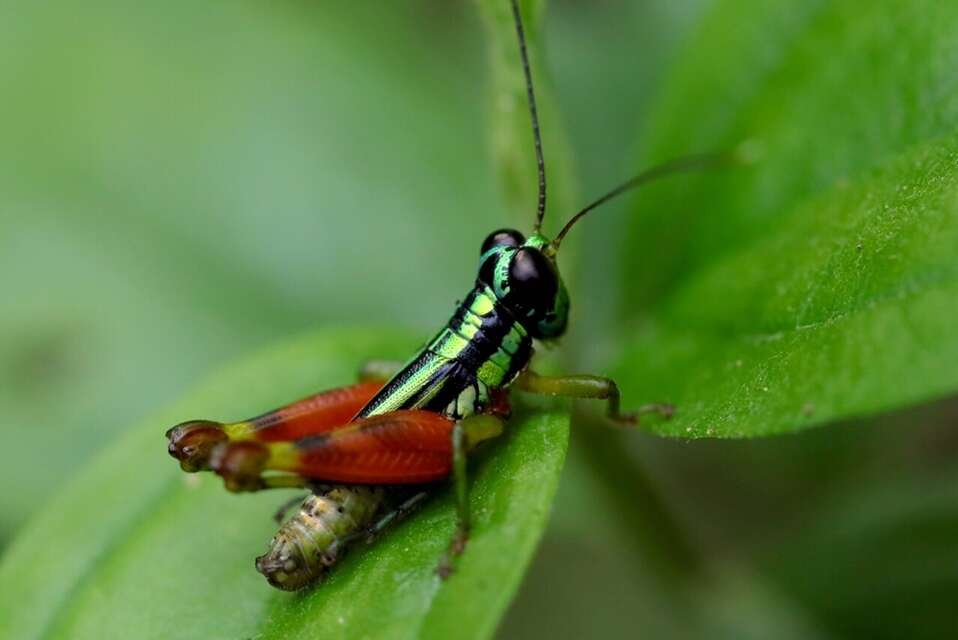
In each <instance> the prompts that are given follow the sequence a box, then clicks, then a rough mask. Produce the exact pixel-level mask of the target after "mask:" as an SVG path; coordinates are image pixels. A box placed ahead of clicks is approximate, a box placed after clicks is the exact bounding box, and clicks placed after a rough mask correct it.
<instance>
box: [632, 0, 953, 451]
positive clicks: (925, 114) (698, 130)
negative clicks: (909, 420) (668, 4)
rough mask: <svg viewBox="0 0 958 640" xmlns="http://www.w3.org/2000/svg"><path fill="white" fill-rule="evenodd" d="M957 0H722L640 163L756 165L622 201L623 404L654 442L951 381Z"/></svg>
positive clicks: (867, 407)
mask: <svg viewBox="0 0 958 640" xmlns="http://www.w3.org/2000/svg"><path fill="white" fill-rule="evenodd" d="M956 29H958V5H954V4H953V3H933V2H913V3H898V2H893V1H887V2H876V3H870V4H868V5H867V6H863V5H862V4H861V3H859V2H854V1H842V2H794V1H792V0H777V1H775V2H764V1H763V2H758V1H754V2H737V1H736V2H722V3H720V4H719V5H718V6H717V7H716V8H715V10H714V11H713V13H712V14H711V15H710V16H709V17H708V19H706V20H705V21H704V22H703V24H702V25H701V27H700V29H699V33H698V34H697V36H695V37H693V38H691V40H690V47H689V50H688V52H687V54H686V55H685V57H684V58H683V59H682V60H681V61H680V62H679V64H678V65H677V67H676V69H675V72H674V74H673V77H672V80H671V82H670V83H669V85H668V86H667V89H666V91H665V93H664V96H663V98H662V100H661V102H660V105H659V109H658V115H657V116H656V117H655V118H653V120H652V122H651V124H650V127H649V131H650V135H649V137H648V138H649V142H648V145H647V147H646V149H645V150H644V156H645V157H646V158H647V159H661V158H664V157H666V156H672V155H677V154H681V153H685V152H690V151H695V150H704V149H714V148H730V147H734V146H736V145H738V144H739V143H741V142H743V141H748V146H749V149H750V150H751V153H752V154H757V160H756V161H755V162H753V163H752V164H751V165H749V166H747V167H736V168H732V169H729V170H727V171H721V172H716V173H715V174H712V175H708V176H704V177H697V178H688V179H677V180H675V181H674V182H672V183H669V184H661V185H657V186H656V187H654V188H652V189H650V190H649V191H648V192H647V193H645V194H643V195H642V196H641V197H639V198H638V199H637V200H636V203H637V209H636V210H635V211H634V212H633V213H634V222H633V223H632V224H631V227H630V231H629V234H628V241H629V243H630V251H629V259H628V261H627V262H628V265H627V268H628V270H627V274H628V276H627V278H626V283H625V284H626V294H627V295H626V296H625V297H624V298H623V300H624V303H623V305H624V306H625V308H626V310H627V312H629V313H631V315H632V318H633V323H632V329H631V331H630V333H629V335H628V337H627V338H626V340H625V342H624V345H623V354H622V356H621V359H620V360H619V361H618V363H617V365H616V367H615V373H616V374H617V375H618V376H619V377H620V379H621V381H622V382H623V386H624V387H625V391H626V393H627V394H628V396H627V397H629V398H630V399H631V401H632V402H635V403H639V402H644V401H650V400H669V401H672V402H675V403H676V404H677V405H678V407H679V414H678V416H677V418H676V419H675V420H673V421H671V422H669V423H660V424H656V425H654V426H653V428H654V429H655V430H656V431H658V432H660V433H662V434H666V435H672V436H683V437H699V436H719V437H750V436H757V435H765V434H771V433H781V432H789V431H794V430H797V429H801V428H804V427H808V426H812V425H817V424H822V423H825V422H829V421H833V420H835V419H838V418H844V417H849V416H856V415H864V414H871V413H875V412H880V411H886V410H889V409H892V408H896V407H900V406H903V405H908V404H913V403H918V402H923V401H927V400H930V399H933V398H935V397H939V396H942V395H946V394H949V393H953V392H954V391H955V390H956V389H958V367H955V366H954V365H955V362H958V325H956V324H955V322H954V318H955V316H956V313H958V137H956V136H955V135H954V133H953V131H954V127H955V123H956V122H958V76H955V74H954V68H955V63H956V61H958V46H956V44H955V40H954V37H953V34H954V33H955V30H956Z"/></svg>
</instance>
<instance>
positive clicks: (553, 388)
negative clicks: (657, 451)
mask: <svg viewBox="0 0 958 640" xmlns="http://www.w3.org/2000/svg"><path fill="white" fill-rule="evenodd" d="M513 387H514V388H516V389H519V390H520V391H527V392H529V393H538V394H542V395H547V396H563V397H566V398H583V399H592V400H605V401H606V402H607V405H606V406H607V411H606V415H607V416H608V417H609V419H610V420H611V421H613V422H615V423H617V424H624V425H636V424H638V422H639V416H640V415H642V414H646V413H657V414H659V415H661V416H663V417H665V418H671V417H672V414H674V413H675V407H673V406H672V405H670V404H661V403H654V404H646V405H643V406H641V407H639V408H638V409H636V410H635V411H631V412H628V413H623V412H622V411H621V408H620V406H619V403H620V394H619V387H618V385H617V384H615V380H612V379H611V378H603V377H600V376H589V375H577V376H540V375H539V374H538V373H535V372H534V371H525V372H523V373H522V374H520V375H519V377H518V378H516V381H515V382H514V383H513Z"/></svg>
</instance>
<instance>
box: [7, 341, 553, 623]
mask: <svg viewBox="0 0 958 640" xmlns="http://www.w3.org/2000/svg"><path fill="white" fill-rule="evenodd" d="M412 346H414V343H413V342H411V341H409V340H408V339H401V338H399V337H397V336H394V335H390V334H388V333H386V332H382V331H373V330H364V331H361V330H350V331H333V330H327V331H321V332H318V333H316V334H315V335H311V336H307V337H306V338H303V339H299V340H296V341H293V342H290V343H289V344H286V345H283V346H280V347H278V348H274V349H272V350H269V351H266V352H264V353H262V354H260V355H258V356H255V357H253V358H250V359H248V360H246V361H244V362H242V363H240V364H238V365H236V366H233V367H231V368H229V369H227V370H225V371H223V372H221V373H220V374H218V375H216V376H214V377H213V379H212V380H210V381H209V382H207V383H206V384H205V385H202V386H201V387H200V389H199V390H197V391H196V392H195V393H193V394H192V395H191V396H189V397H188V398H187V399H186V400H184V401H183V402H181V403H179V404H177V405H176V406H175V407H173V408H171V409H170V410H169V411H166V412H163V413H162V414H161V415H159V416H157V417H156V418H154V419H151V420H148V421H147V423H146V424H144V425H142V426H141V427H139V428H137V429H135V430H133V431H131V432H130V433H129V434H128V435H127V436H126V437H124V438H123V440H122V441H121V442H119V443H117V445H116V446H114V447H112V448H110V449H108V450H107V451H106V452H105V453H104V454H102V455H101V456H100V457H99V458H98V459H97V460H96V462H95V463H94V464H93V465H92V466H91V467H90V468H88V469H87V470H86V472H85V473H83V474H81V475H80V476H79V477H78V478H76V479H75V480H74V481H73V482H71V483H70V484H69V486H67V487H66V488H65V490H64V491H63V492H62V493H61V494H59V495H58V496H57V497H56V498H55V499H54V500H52V501H51V502H50V503H49V504H48V505H47V506H46V508H45V509H43V510H42V511H41V512H40V513H39V515H38V516H37V517H35V519H34V520H33V521H32V522H31V523H30V524H29V525H28V526H27V527H26V528H25V530H24V531H23V532H22V534H21V535H20V536H19V537H18V538H17V539H16V541H15V542H14V543H13V545H12V546H11V548H10V549H9V552H8V553H7V554H6V555H5V557H4V559H3V563H2V565H0V637H4V638H18V639H20V640H25V639H28V638H41V637H42V638H71V639H80V638H103V637H117V638H119V637H138V638H241V637H256V638H299V637H303V638H306V637H315V636H316V634H317V632H318V630H322V635H323V637H330V638H336V637H340V638H356V637H382V638H411V637H417V636H420V635H421V636H425V637H450V636H452V635H455V636H456V637H464V638H465V637H468V638H487V637H489V636H491V635H492V633H493V631H494V630H495V627H496V624H497V622H498V620H499V618H500V616H501V615H502V614H503V612H504V610H505V608H506V606H507V605H508V603H509V601H510V599H511V597H512V595H513V593H514V592H515V590H516V588H517V587H518V585H519V581H520V580H521V578H522V575H523V573H524V571H525V568H526V566H527V565H528V563H529V561H530V558H531V555H532V553H533V551H534V549H535V545H536V543H537V541H538V539H539V538H540V536H541V535H542V531H543V529H544V527H545V524H546V521H547V518H548V514H549V509H550V505H551V502H552V499H553V495H554V493H555V490H556V486H557V483H558V477H559V472H560V470H561V468H562V463H563V460H564V458H565V451H566V445H567V437H568V428H567V427H568V424H567V417H566V415H565V414H564V413H562V412H548V411H547V412H540V413H536V414H523V413H520V414H519V415H517V416H516V417H515V418H514V419H513V420H512V421H510V423H509V427H508V430H507V434H506V435H505V436H504V437H503V438H502V439H501V440H500V441H497V442H495V443H494V444H493V446H491V447H489V448H488V449H487V450H485V451H483V452H482V453H481V454H480V455H479V459H478V460H476V461H475V464H474V466H473V469H474V472H473V483H472V508H473V513H474V515H475V528H474V531H473V535H472V537H471V540H470V542H469V546H468V547H467V550H466V553H465V554H464V556H463V557H462V558H461V562H460V563H459V565H458V569H457V572H456V573H455V574H454V575H453V576H452V578H451V579H449V580H448V581H447V582H445V583H443V582H441V581H440V580H439V578H438V577H437V576H436V575H435V567H436V564H437V562H438V559H439V557H440V555H441V553H442V552H443V550H444V549H445V548H446V546H447V545H448V543H449V540H450V538H451V535H452V531H453V527H454V507H453V504H452V500H451V498H452V496H451V495H450V493H449V492H448V491H447V490H446V489H440V490H437V495H436V496H435V497H434V498H432V499H431V500H430V502H429V503H428V504H427V505H426V506H425V508H423V510H422V511H421V512H419V513H417V514H415V515H413V516H411V517H410V518H409V519H408V520H406V521H404V522H402V523H400V524H399V525H398V526H397V527H396V528H395V529H393V530H390V531H389V532H387V533H386V534H385V535H384V536H383V537H382V539H381V540H379V541H377V542H376V543H374V544H373V545H372V546H370V547H368V548H363V547H360V548H356V549H354V550H353V551H352V552H351V553H350V554H349V555H348V556H347V557H346V558H345V559H344V561H343V562H342V563H341V564H340V565H339V566H338V567H337V568H336V569H335V570H334V571H333V573H332V575H331V576H330V579H329V580H328V582H327V583H325V584H323V585H321V586H320V587H318V588H316V589H314V590H311V591H307V592H305V593H302V594H287V593H280V592H277V591H275V590H273V589H272V588H271V587H269V586H268V585H267V584H266V582H265V581H264V580H263V579H262V578H261V576H259V575H258V574H257V573H256V571H255V570H254V568H253V564H252V561H253V558H254V557H255V556H256V555H258V554H259V553H261V552H262V551H263V550H264V549H265V545H266V543H267V542H268V541H269V538H270V536H271V535H272V533H273V532H274V530H275V528H276V525H275V523H273V522H272V519H271V515H272V513H273V511H274V509H275V508H276V507H277V506H278V505H279V504H280V503H281V502H282V501H283V500H285V499H286V498H287V497H288V496H287V495H285V494H284V493H280V492H265V493H262V494H256V495H240V496H236V495H230V494H228V493H226V491H224V490H223V488H222V486H221V483H220V482H219V480H218V479H217V478H216V477H214V476H210V475H205V474H204V475H186V474H183V473H182V472H181V471H180V470H179V468H178V467H177V465H176V464H175V462H174V461H173V460H171V459H170V458H169V457H168V456H167V455H166V452H165V447H164V444H165V443H164V438H163V433H164V430H165V429H166V428H167V427H169V425H171V424H173V423H175V422H178V421H181V420H183V419H185V418H190V417H193V416H209V417H220V418H224V419H234V418H236V419H238V418H241V417H244V416H248V415H254V414H256V413H258V412H261V411H263V410H265V409H268V408H270V407H273V406H277V405H279V404H282V403H284V402H287V401H290V400H292V399H294V398H297V397H300V396H303V395H305V394H307V393H310V392H315V391H316V390H318V389H322V388H327V387H331V386H338V385H342V384H346V383H348V382H350V381H351V380H352V379H353V377H354V375H355V371H356V370H357V367H358V366H359V364H360V363H361V362H362V361H363V360H364V359H366V358H370V357H402V356H404V355H408V353H409V352H410V349H411V347H412ZM24 602H28V603H29V606H22V603H24Z"/></svg>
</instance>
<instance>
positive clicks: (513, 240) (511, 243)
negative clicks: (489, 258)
mask: <svg viewBox="0 0 958 640" xmlns="http://www.w3.org/2000/svg"><path fill="white" fill-rule="evenodd" d="M525 241H526V239H525V237H524V236H523V235H522V234H521V233H519V232H518V231H516V230H515V229H499V230H498V231H493V232H492V233H490V234H489V237H487V238H486V239H485V241H484V242H483V243H482V250H481V251H479V255H483V254H484V253H485V252H486V251H488V250H489V249H492V248H493V247H519V246H522V243H523V242H525Z"/></svg>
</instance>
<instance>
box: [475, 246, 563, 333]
mask: <svg viewBox="0 0 958 640" xmlns="http://www.w3.org/2000/svg"><path fill="white" fill-rule="evenodd" d="M548 245H549V242H548V240H546V239H545V238H544V237H542V236H540V235H538V234H536V235H533V236H532V237H530V238H529V239H526V238H524V237H523V235H522V234H521V233H519V232H518V231H514V230H512V229H500V230H499V231H495V232H493V233H492V234H490V235H489V237H488V238H486V240H485V242H483V244H482V257H481V259H480V264H479V277H478V282H479V283H480V284H484V285H486V286H487V287H489V288H490V289H491V290H492V291H493V293H494V294H495V296H496V298H497V299H498V300H499V301H500V302H501V303H502V304H503V306H505V307H506V308H507V309H509V311H510V312H511V313H512V314H513V315H514V316H515V317H516V319H517V320H518V321H519V322H520V323H522V326H523V327H525V328H526V330H527V331H528V332H529V334H530V335H532V337H534V338H557V337H559V336H560V335H562V334H563V333H564V332H565V328H566V324H567V321H568V316H569V295H568V293H567V292H566V289H565V285H564V284H563V283H562V278H561V276H560V275H559V270H558V269H557V268H556V264H555V260H554V259H553V258H552V257H551V256H550V255H548V254H547V253H546V248H547V247H548Z"/></svg>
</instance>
